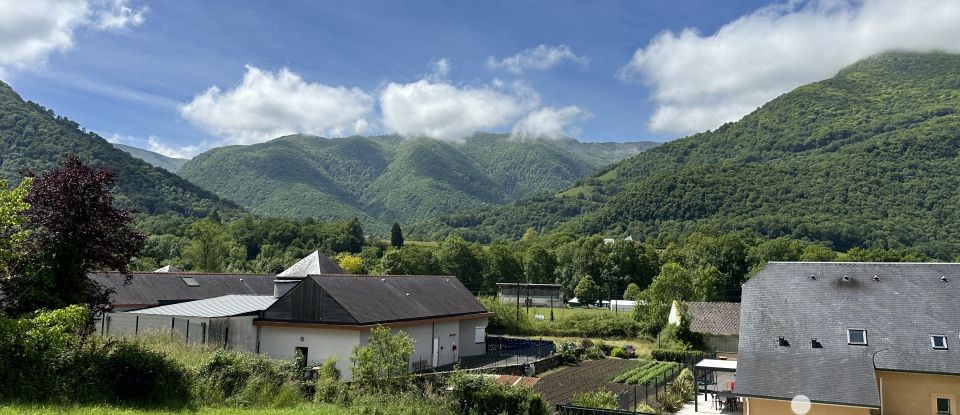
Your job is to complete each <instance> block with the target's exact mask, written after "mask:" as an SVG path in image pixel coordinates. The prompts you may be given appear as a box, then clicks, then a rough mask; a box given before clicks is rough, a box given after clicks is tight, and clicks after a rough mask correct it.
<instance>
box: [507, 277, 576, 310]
mask: <svg viewBox="0 0 960 415" xmlns="http://www.w3.org/2000/svg"><path fill="white" fill-rule="evenodd" d="M561 289H562V286H561V285H560V284H529V283H516V282H498V283H497V298H499V299H500V301H501V302H504V303H510V304H516V303H517V302H518V301H519V302H520V305H521V306H525V307H526V306H529V307H563V292H561Z"/></svg>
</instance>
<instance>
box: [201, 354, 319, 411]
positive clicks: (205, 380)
mask: <svg viewBox="0 0 960 415" xmlns="http://www.w3.org/2000/svg"><path fill="white" fill-rule="evenodd" d="M300 376H301V373H300V370H299V368H298V367H297V366H296V365H295V364H294V363H293V362H281V361H276V360H272V359H270V358H267V357H265V356H262V355H252V354H246V353H241V352H231V351H226V350H220V349H217V350H214V351H213V352H212V353H210V354H209V357H208V358H207V360H206V361H205V362H204V363H203V364H201V365H200V367H199V368H198V369H197V372H196V382H195V383H196V384H197V395H198V399H199V400H200V401H203V402H211V403H223V404H225V405H228V406H230V405H252V406H267V407H286V406H292V405H295V404H297V403H298V402H300V401H302V400H303V398H304V396H303V393H302V392H301V390H300V385H299V379H300Z"/></svg>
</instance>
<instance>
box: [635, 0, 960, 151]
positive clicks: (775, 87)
mask: <svg viewBox="0 0 960 415" xmlns="http://www.w3.org/2000/svg"><path fill="white" fill-rule="evenodd" d="M958 22H960V2H955V1H941V0H916V1H902V0H819V1H817V0H814V1H808V2H802V1H791V2H788V3H782V4H776V5H773V6H768V7H765V8H762V9H759V10H757V11H756V12H754V13H752V14H749V15H746V16H743V17H741V18H739V19H737V20H735V21H733V22H730V23H728V24H726V25H724V26H723V27H721V28H720V29H719V30H718V31H717V32H716V33H714V34H712V35H709V36H704V35H701V34H700V33H698V32H697V31H696V29H690V28H688V29H684V30H683V31H681V32H680V33H673V32H665V33H662V34H660V35H659V36H657V37H656V38H654V39H653V40H651V41H650V43H649V44H648V45H647V47H645V48H642V49H639V50H637V51H636V54H635V55H634V56H633V59H632V60H631V61H630V62H629V63H628V64H627V65H626V66H624V67H623V68H622V70H621V73H620V77H621V78H622V79H631V78H634V77H640V78H642V79H643V80H644V81H645V82H647V83H648V84H649V85H650V86H651V87H652V90H653V98H654V100H655V101H656V103H657V104H658V108H657V110H656V112H655V113H654V114H653V116H652V117H651V119H650V125H649V126H650V128H651V130H653V131H657V132H662V133H675V134H686V133H691V132H695V131H701V130H705V129H710V128H714V127H717V126H718V125H720V124H722V123H724V122H727V121H734V120H737V119H739V118H740V117H742V116H743V115H746V114H747V113H749V112H750V111H752V110H754V109H756V108H757V107H758V106H760V105H762V104H764V103H765V102H767V101H769V100H771V99H773V98H775V97H777V96H778V95H780V94H783V93H785V92H788V91H790V90H792V89H793V88H796V87H797V86H800V85H803V84H805V83H809V82H813V81H816V80H820V79H824V78H828V77H830V76H832V75H833V74H835V73H836V72H837V71H838V70H839V69H842V68H843V67H845V66H847V65H849V64H851V63H853V62H856V61H857V60H859V59H862V58H864V57H867V56H870V55H872V54H875V53H878V52H882V51H885V50H890V49H905V50H920V51H925V50H934V49H936V50H946V51H960V24H958Z"/></svg>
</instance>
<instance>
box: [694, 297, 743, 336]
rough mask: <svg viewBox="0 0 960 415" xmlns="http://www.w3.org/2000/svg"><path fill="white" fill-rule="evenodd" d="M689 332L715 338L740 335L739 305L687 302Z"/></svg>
mask: <svg viewBox="0 0 960 415" xmlns="http://www.w3.org/2000/svg"><path fill="white" fill-rule="evenodd" d="M687 315H689V316H690V331H692V332H694V333H702V334H713V335H717V336H737V335H739V334H740V303H720V302H689V303H687Z"/></svg>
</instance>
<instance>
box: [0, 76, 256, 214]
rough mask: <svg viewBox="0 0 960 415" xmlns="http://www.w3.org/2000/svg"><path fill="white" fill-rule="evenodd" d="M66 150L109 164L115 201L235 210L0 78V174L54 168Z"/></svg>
mask: <svg viewBox="0 0 960 415" xmlns="http://www.w3.org/2000/svg"><path fill="white" fill-rule="evenodd" d="M68 154H76V155H78V156H79V157H80V158H81V159H82V160H83V161H84V162H86V163H89V164H92V165H95V166H103V167H108V168H111V169H113V170H114V171H115V172H116V173H117V183H116V187H115V188H114V193H115V196H116V200H117V203H118V204H119V205H121V206H123V207H127V208H132V209H137V210H139V211H141V212H144V213H149V214H159V213H175V214H180V215H187V216H204V215H206V214H208V213H210V212H212V211H214V210H221V211H239V208H238V207H237V206H236V205H234V204H233V203H230V202H226V201H223V200H221V199H220V198H218V197H217V196H216V195H214V194H213V193H210V192H207V191H205V190H203V189H200V188H199V187H197V186H195V185H194V184H192V183H190V182H188V181H187V180H185V179H183V178H181V177H179V176H177V175H175V174H173V173H170V172H168V171H166V170H163V169H160V168H156V167H154V166H151V165H150V164H148V163H147V162H145V161H143V160H140V159H138V158H135V157H133V156H131V155H130V154H127V153H126V152H124V151H122V150H119V149H117V148H115V147H114V146H113V145H111V144H110V143H108V142H107V141H106V140H104V139H103V138H101V137H100V136H98V135H97V134H94V133H92V132H87V131H85V130H83V129H82V128H81V127H80V125H79V124H77V123H76V122H73V121H71V120H69V119H67V118H65V117H61V116H58V115H56V114H55V113H54V112H53V111H52V110H49V109H47V108H44V107H42V106H40V105H39V104H36V103H33V102H27V101H24V100H23V99H22V98H21V97H20V95H18V94H17V93H16V92H15V91H14V90H13V89H12V88H10V86H9V85H7V84H6V83H3V82H0V179H3V180H5V181H6V182H7V183H8V184H13V183H17V182H19V181H20V179H21V173H22V172H25V171H33V172H42V171H44V170H48V169H51V168H53V167H56V165H57V164H58V163H59V162H60V161H61V160H62V159H63V158H64V156H66V155H68Z"/></svg>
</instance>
